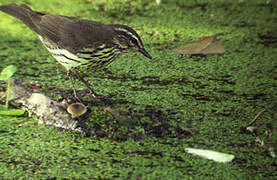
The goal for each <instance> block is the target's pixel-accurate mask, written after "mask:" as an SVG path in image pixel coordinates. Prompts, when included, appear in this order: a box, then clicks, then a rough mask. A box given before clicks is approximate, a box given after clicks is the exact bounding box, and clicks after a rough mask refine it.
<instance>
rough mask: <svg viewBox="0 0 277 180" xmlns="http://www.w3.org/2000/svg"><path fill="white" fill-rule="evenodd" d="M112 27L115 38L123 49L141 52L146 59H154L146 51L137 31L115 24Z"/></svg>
mask: <svg viewBox="0 0 277 180" xmlns="http://www.w3.org/2000/svg"><path fill="white" fill-rule="evenodd" d="M112 26H113V29H114V32H115V34H116V35H115V38H116V40H117V41H118V42H119V43H120V46H121V47H123V48H125V49H134V50H136V51H139V52H140V53H141V54H143V55H144V56H145V57H147V58H149V59H152V57H151V55H150V54H149V53H148V52H147V51H146V50H145V48H144V46H143V44H142V41H141V39H140V37H139V35H138V34H137V33H136V31H135V30H133V29H132V28H130V27H128V26H125V25H119V24H113V25H112Z"/></svg>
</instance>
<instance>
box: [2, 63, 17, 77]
mask: <svg viewBox="0 0 277 180" xmlns="http://www.w3.org/2000/svg"><path fill="white" fill-rule="evenodd" d="M16 71H17V68H16V67H15V66H14V65H9V66H7V67H6V68H4V69H3V70H2V72H1V74H0V80H7V79H9V78H10V77H12V75H13V74H14V73H15V72H16Z"/></svg>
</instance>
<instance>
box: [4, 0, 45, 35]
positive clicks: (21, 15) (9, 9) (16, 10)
mask: <svg viewBox="0 0 277 180" xmlns="http://www.w3.org/2000/svg"><path fill="white" fill-rule="evenodd" d="M0 11H3V12H5V13H7V14H9V15H11V16H13V17H15V18H17V19H20V20H21V21H22V22H23V23H24V24H26V25H27V26H28V27H29V28H30V29H31V30H33V31H35V32H36V33H38V34H41V33H40V30H39V26H38V24H39V22H40V20H41V16H42V15H43V14H42V13H39V12H35V11H33V10H32V9H31V8H29V7H28V6H26V5H24V4H22V5H16V4H8V5H0Z"/></svg>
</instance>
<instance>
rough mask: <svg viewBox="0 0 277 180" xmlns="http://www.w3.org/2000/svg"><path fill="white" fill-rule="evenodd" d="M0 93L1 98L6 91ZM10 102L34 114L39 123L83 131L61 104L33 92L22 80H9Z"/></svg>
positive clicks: (30, 114) (31, 114)
mask: <svg viewBox="0 0 277 180" xmlns="http://www.w3.org/2000/svg"><path fill="white" fill-rule="evenodd" d="M1 89H3V88H1ZM0 93H1V95H2V96H1V98H2V99H3V98H5V96H6V93H5V92H4V91H3V92H0ZM10 103H11V105H13V106H15V107H16V108H19V109H24V110H26V111H28V113H29V116H35V117H36V118H37V119H38V123H39V124H47V125H52V126H55V127H59V128H63V129H67V130H73V131H77V132H84V131H83V130H82V128H81V127H78V121H77V120H75V119H74V118H72V116H71V115H70V114H69V113H68V112H67V110H66V107H65V106H64V105H63V104H61V103H58V102H57V101H54V100H52V99H51V98H50V97H47V96H46V95H44V94H41V93H39V92H35V90H34V89H31V88H30V86H29V85H28V84H27V83H26V82H24V81H23V80H20V79H12V80H11V96H10Z"/></svg>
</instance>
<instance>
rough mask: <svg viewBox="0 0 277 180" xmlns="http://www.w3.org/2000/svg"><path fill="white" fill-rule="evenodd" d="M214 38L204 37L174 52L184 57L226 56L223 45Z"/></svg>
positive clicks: (175, 49)
mask: <svg viewBox="0 0 277 180" xmlns="http://www.w3.org/2000/svg"><path fill="white" fill-rule="evenodd" d="M216 37H217V35H214V36H203V37H201V38H199V40H198V41H196V42H192V43H189V44H187V45H181V46H178V47H175V48H174V49H173V51H175V52H178V53H181V54H184V55H209V54H224V53H225V49H224V47H223V45H222V44H221V43H220V42H219V41H218V40H217V39H216Z"/></svg>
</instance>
